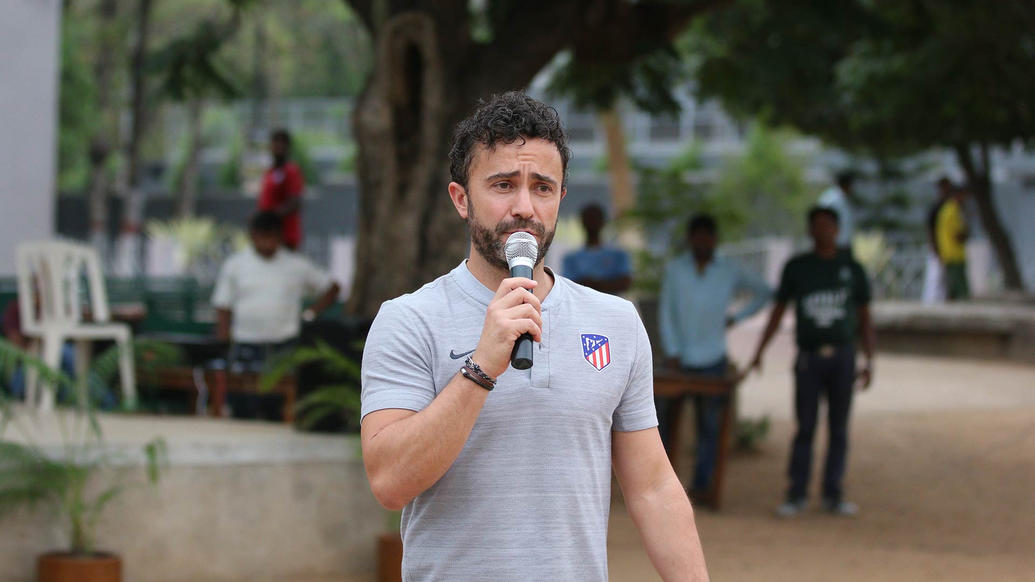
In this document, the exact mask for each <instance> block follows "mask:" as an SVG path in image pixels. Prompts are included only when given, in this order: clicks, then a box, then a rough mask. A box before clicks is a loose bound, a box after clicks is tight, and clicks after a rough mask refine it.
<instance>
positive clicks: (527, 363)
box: [510, 265, 532, 370]
mask: <svg viewBox="0 0 1035 582" xmlns="http://www.w3.org/2000/svg"><path fill="white" fill-rule="evenodd" d="M510 276H511V277H525V278H526V279H531V278H532V268H531V267H528V266H526V265H514V266H513V267H511V268H510ZM510 365H511V366H514V368H515V369H517V370H527V369H529V368H531V367H532V336H531V335H530V334H527V333H525V334H521V337H519V338H518V339H517V341H515V342H514V351H512V352H511V353H510Z"/></svg>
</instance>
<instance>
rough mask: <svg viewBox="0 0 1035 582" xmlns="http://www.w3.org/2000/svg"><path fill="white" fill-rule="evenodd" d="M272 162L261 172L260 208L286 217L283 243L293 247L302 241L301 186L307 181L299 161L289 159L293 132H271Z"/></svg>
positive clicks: (296, 246) (295, 249) (299, 244)
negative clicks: (270, 165)
mask: <svg viewBox="0 0 1035 582" xmlns="http://www.w3.org/2000/svg"><path fill="white" fill-rule="evenodd" d="M270 153H272V154H273V166H272V167H271V168H270V169H268V170H266V173H265V174H263V176H262V192H261V193H260V194H259V210H266V211H270V212H276V213H277V214H279V215H280V217H281V219H283V221H284V223H283V224H284V231H283V232H284V244H285V245H287V247H288V248H290V249H291V250H293V251H297V250H298V249H299V247H300V246H301V245H302V188H303V187H304V186H305V181H304V179H303V177H302V170H301V169H300V168H299V167H298V164H296V163H294V162H291V161H288V156H289V155H290V153H291V134H290V133H288V132H287V130H284V129H278V130H276V131H274V132H273V134H272V135H271V136H270Z"/></svg>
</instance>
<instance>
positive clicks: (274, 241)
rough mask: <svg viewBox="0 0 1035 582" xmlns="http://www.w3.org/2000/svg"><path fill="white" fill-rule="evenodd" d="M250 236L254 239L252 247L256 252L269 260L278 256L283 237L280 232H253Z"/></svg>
mask: <svg viewBox="0 0 1035 582" xmlns="http://www.w3.org/2000/svg"><path fill="white" fill-rule="evenodd" d="M248 236H249V237H250V238H251V239H252V247H254V248H255V252H256V253H259V255H261V256H262V257H265V258H267V259H269V258H271V257H272V256H273V255H275V254H277V249H279V248H280V243H281V237H280V233H278V232H259V231H255V230H253V231H250V232H249V233H248Z"/></svg>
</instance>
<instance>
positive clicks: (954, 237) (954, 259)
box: [934, 188, 970, 301]
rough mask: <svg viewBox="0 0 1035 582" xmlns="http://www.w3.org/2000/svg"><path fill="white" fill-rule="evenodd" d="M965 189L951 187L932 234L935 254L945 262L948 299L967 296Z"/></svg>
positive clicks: (968, 292)
mask: <svg viewBox="0 0 1035 582" xmlns="http://www.w3.org/2000/svg"><path fill="white" fill-rule="evenodd" d="M965 195H966V191H965V190H963V189H960V188H955V189H954V190H953V192H952V194H951V195H950V196H949V198H948V200H946V201H945V203H944V204H942V207H941V208H940V209H939V210H938V215H937V218H936V219H935V225H934V234H935V242H936V243H937V245H938V258H939V259H941V262H942V264H943V265H945V283H946V291H947V296H948V298H949V300H950V301H954V300H959V299H966V298H968V297H970V285H969V284H968V282H967V247H966V242H967V236H968V235H969V234H970V233H969V230H968V229H967V217H966V214H964V211H963V198H964V196H965Z"/></svg>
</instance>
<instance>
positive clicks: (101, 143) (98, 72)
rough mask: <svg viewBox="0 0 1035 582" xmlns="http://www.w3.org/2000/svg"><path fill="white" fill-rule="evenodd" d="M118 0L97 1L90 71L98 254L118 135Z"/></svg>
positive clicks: (91, 204)
mask: <svg viewBox="0 0 1035 582" xmlns="http://www.w3.org/2000/svg"><path fill="white" fill-rule="evenodd" d="M117 16H118V1H117V0H103V1H102V2H100V3H99V4H98V5H97V57H96V61H95V62H94V67H93V72H94V78H95V79H96V82H97V111H98V112H99V115H100V122H99V123H98V124H97V127H96V129H95V130H94V132H93V135H91V136H90V179H89V185H88V186H87V207H88V214H89V218H90V244H91V245H93V247H94V248H95V249H96V250H97V254H99V255H100V256H101V257H107V256H108V190H109V188H110V187H111V184H110V180H109V176H108V161H109V160H110V159H111V152H112V149H113V145H112V144H113V142H114V141H115V140H116V138H117V135H118V115H117V111H118V109H119V108H118V107H115V106H114V104H113V103H112V86H111V85H112V76H113V74H114V69H115V62H114V61H115V55H117V54H118V51H117V49H116V47H118V46H119V39H118V38H117V36H118V35H117V33H116V31H115V27H116V25H117V20H116V17H117Z"/></svg>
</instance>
